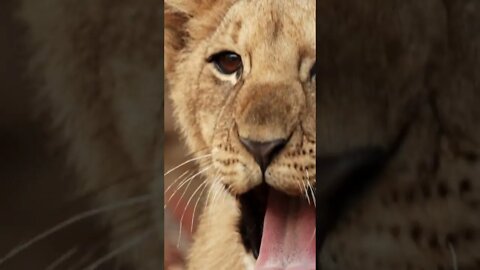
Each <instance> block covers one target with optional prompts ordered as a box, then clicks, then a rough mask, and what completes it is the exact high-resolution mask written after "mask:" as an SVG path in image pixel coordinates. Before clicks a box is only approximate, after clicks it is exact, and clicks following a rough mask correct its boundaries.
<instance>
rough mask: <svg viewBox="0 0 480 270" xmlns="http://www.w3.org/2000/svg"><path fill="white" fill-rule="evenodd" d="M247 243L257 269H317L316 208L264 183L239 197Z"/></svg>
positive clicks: (244, 242)
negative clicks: (255, 260)
mask: <svg viewBox="0 0 480 270" xmlns="http://www.w3.org/2000/svg"><path fill="white" fill-rule="evenodd" d="M239 201H240V205H241V213H242V217H241V220H240V223H239V229H240V233H241V236H242V240H243V244H244V246H245V248H246V250H247V251H251V252H252V254H253V256H254V257H255V259H257V262H256V266H255V269H256V270H261V269H290V270H294V269H302V270H310V269H315V245H316V237H315V236H316V231H315V229H316V228H315V224H316V220H315V218H316V213H315V212H316V211H315V207H314V206H313V205H310V204H308V203H307V201H306V200H305V199H303V198H300V197H291V196H288V195H286V194H284V193H282V192H279V191H277V190H275V189H273V188H271V187H269V186H268V185H266V184H262V185H260V186H258V187H256V188H254V189H253V190H251V191H249V192H247V193H245V194H243V195H241V196H240V197H239Z"/></svg>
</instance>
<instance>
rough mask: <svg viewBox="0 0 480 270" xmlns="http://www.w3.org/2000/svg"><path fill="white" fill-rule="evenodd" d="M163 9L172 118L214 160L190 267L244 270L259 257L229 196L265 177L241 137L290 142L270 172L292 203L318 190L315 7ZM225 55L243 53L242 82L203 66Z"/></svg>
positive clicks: (275, 0)
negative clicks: (246, 241) (248, 246)
mask: <svg viewBox="0 0 480 270" xmlns="http://www.w3.org/2000/svg"><path fill="white" fill-rule="evenodd" d="M166 4H167V6H166V15H165V18H166V21H165V23H166V26H165V27H166V33H165V39H166V42H165V44H166V47H165V52H166V59H167V60H166V70H167V79H168V82H169V86H170V90H171V97H172V100H173V102H174V104H175V113H176V116H177V119H178V121H179V124H180V127H181V128H182V130H183V133H184V135H185V138H186V141H187V143H188V145H189V147H190V149H191V151H192V152H194V153H196V154H197V155H198V156H201V155H203V154H212V156H211V158H208V159H203V160H202V162H201V163H202V168H203V169H204V170H206V171H205V174H206V175H207V176H208V180H207V181H208V183H209V188H210V194H212V195H211V196H210V197H209V198H210V200H209V202H207V203H208V207H207V210H205V212H204V213H203V215H202V218H201V221H200V225H199V229H198V231H197V233H196V236H195V240H194V244H193V247H192V250H191V253H190V258H189V265H188V269H192V270H193V269H246V268H245V267H246V261H247V262H248V261H249V260H250V261H251V259H248V257H250V258H252V259H253V257H251V255H248V254H246V252H245V249H244V248H243V246H242V244H241V243H240V236H239V234H238V232H237V231H238V228H237V223H238V219H239V209H238V205H237V204H238V203H237V201H236V200H235V199H234V197H233V196H232V194H236V195H238V194H242V193H244V192H246V191H248V190H250V189H251V188H253V187H254V186H256V185H258V184H259V183H260V182H261V181H262V176H261V172H260V168H259V166H258V165H257V164H256V162H255V160H254V159H253V157H252V156H251V155H250V154H249V153H248V152H247V150H246V149H245V148H244V147H243V146H242V145H241V143H240V141H239V136H241V137H246V138H249V139H252V140H255V141H270V140H275V139H288V137H289V136H291V138H290V140H289V142H288V144H287V146H286V147H285V149H284V150H283V151H282V152H281V153H280V154H279V155H278V156H277V157H276V158H275V159H274V160H273V162H272V164H271V165H270V166H269V168H268V169H267V171H266V176H265V178H266V182H267V183H269V184H270V185H272V186H274V187H276V188H278V189H280V190H283V191H285V192H288V193H291V194H296V195H298V194H302V192H303V191H304V187H305V186H307V185H312V186H315V152H316V150H315V80H312V78H311V77H310V75H309V73H310V69H311V67H312V65H313V63H314V61H315V52H316V50H315V1H310V0H308V1H307V0H304V1H287V0H263V1H243V0H240V1H214V0H211V1H208V0H205V1H166ZM179 22H183V24H179ZM179 45H180V46H179ZM223 50H229V51H234V52H236V53H238V54H240V55H241V57H242V60H243V65H244V69H243V73H242V75H241V76H240V78H239V79H237V78H234V77H232V76H230V77H228V76H225V75H221V74H219V72H218V71H217V70H216V69H215V68H214V66H213V64H211V63H207V61H206V59H208V58H209V56H211V55H213V54H215V53H218V52H221V51H223ZM209 166H211V167H209ZM226 188H227V189H228V192H227V190H226Z"/></svg>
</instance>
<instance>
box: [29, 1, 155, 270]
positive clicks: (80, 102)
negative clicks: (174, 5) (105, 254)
mask: <svg viewBox="0 0 480 270" xmlns="http://www.w3.org/2000/svg"><path fill="white" fill-rule="evenodd" d="M20 13H21V17H22V18H23V19H24V20H25V21H26V23H27V24H28V27H29V34H30V35H29V41H30V45H31V48H32V50H31V51H32V58H33V60H32V62H33V63H32V74H33V75H34V76H35V78H36V79H38V82H39V83H40V84H41V85H42V87H41V89H40V98H39V100H38V104H40V106H42V105H43V106H45V107H46V108H47V109H48V111H49V113H50V115H51V118H52V122H53V126H54V128H55V130H54V131H55V132H54V134H55V137H56V138H61V139H63V140H64V142H65V143H66V145H67V146H68V149H69V154H70V155H69V158H70V162H71V163H72V165H73V166H74V167H75V168H76V169H77V171H78V174H79V176H80V177H79V178H80V180H79V181H78V183H77V184H78V192H79V195H81V196H86V197H87V198H93V203H92V208H97V207H101V206H106V205H112V204H115V203H118V202H122V201H125V200H126V199H128V198H131V197H135V196H139V195H144V194H150V195H151V196H152V197H154V200H153V201H152V202H150V203H144V204H141V205H136V206H132V207H125V208H122V209H121V210H116V211H110V212H108V213H105V215H104V218H105V220H106V221H107V225H110V226H111V227H112V230H111V231H112V232H111V237H110V238H111V242H110V246H111V250H117V249H118V248H120V247H122V246H125V245H126V244H128V243H130V241H131V240H133V239H134V238H135V237H136V236H138V235H140V234H142V233H143V232H145V231H151V233H150V234H149V237H148V238H146V239H144V240H143V241H141V242H140V243H137V244H136V245H135V246H133V247H131V248H129V249H127V250H126V251H125V252H122V253H121V256H118V259H120V260H121V261H123V262H127V263H129V264H132V265H135V269H161V267H162V266H163V262H162V260H161V256H160V255H161V254H162V248H163V245H162V241H161V239H162V235H163V232H162V226H161V225H162V224H163V223H162V221H161V219H160V217H161V211H162V210H163V208H161V207H162V197H161V195H162V192H161V185H160V184H159V183H158V181H154V177H155V166H156V164H155V161H156V160H158V159H157V158H156V155H157V154H160V156H162V153H158V151H157V150H158V149H157V148H156V147H157V146H158V145H157V143H156V142H157V141H159V140H160V138H159V136H160V135H161V134H159V132H158V130H159V129H160V128H161V126H160V124H161V121H162V117H161V113H162V110H163V108H162V105H161V104H162V98H163V93H162V91H160V89H161V86H162V83H163V82H162V72H161V70H162V64H163V63H162V62H163V56H162V50H161V44H162V42H161V41H162V36H161V31H162V29H161V21H160V18H161V3H160V2H158V1H151V0H141V1H115V4H114V3H113V2H112V1H103V0H100V1H98V0H92V1H89V0H87V1H71V0H47V1H36V0H25V1H23V3H22V8H21V10H20ZM158 164H161V161H159V162H158ZM158 164H157V165H158ZM156 171H157V172H159V171H160V170H159V169H157V170H156ZM98 241H99V242H100V241H104V239H98ZM124 249H125V248H124ZM97 256H99V255H97ZM95 259H96V258H95Z"/></svg>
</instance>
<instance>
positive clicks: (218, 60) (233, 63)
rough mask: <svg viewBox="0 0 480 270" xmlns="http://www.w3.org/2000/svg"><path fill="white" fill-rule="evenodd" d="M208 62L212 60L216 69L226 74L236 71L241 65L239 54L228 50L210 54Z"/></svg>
mask: <svg viewBox="0 0 480 270" xmlns="http://www.w3.org/2000/svg"><path fill="white" fill-rule="evenodd" d="M208 62H213V63H214V64H215V67H216V68H217V69H218V71H220V72H221V73H223V74H227V75H229V74H233V73H235V72H237V71H238V70H240V69H241V68H242V65H243V64H242V58H241V57H240V55H238V54H236V53H234V52H229V51H224V52H220V53H217V54H214V55H212V56H211V57H210V58H209V59H208Z"/></svg>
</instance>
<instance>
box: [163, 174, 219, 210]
mask: <svg viewBox="0 0 480 270" xmlns="http://www.w3.org/2000/svg"><path fill="white" fill-rule="evenodd" d="M211 167H212V166H208V167H206V168H205V169H203V170H201V171H199V172H197V173H196V174H194V175H193V176H191V177H189V178H188V179H186V180H183V181H182V183H180V185H179V186H178V188H177V189H176V190H175V191H174V192H173V193H172V194H171V195H170V197H169V198H168V200H167V202H166V203H165V204H164V205H163V208H164V209H165V208H167V205H168V203H169V202H170V201H171V200H172V198H173V196H175V194H176V193H177V192H178V191H179V190H180V189H181V188H182V187H183V186H184V185H185V183H187V182H189V181H191V180H193V178H195V177H196V176H198V175H200V174H201V173H203V172H205V171H207V170H208V169H210V168H211Z"/></svg>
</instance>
